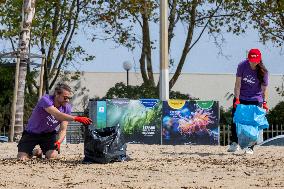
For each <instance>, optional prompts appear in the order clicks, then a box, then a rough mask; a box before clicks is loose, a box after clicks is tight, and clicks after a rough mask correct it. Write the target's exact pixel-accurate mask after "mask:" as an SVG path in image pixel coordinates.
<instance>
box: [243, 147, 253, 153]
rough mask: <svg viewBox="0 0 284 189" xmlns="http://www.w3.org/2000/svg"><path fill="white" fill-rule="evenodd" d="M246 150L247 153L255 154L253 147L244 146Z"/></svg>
mask: <svg viewBox="0 0 284 189" xmlns="http://www.w3.org/2000/svg"><path fill="white" fill-rule="evenodd" d="M244 151H245V154H253V149H252V148H249V147H246V148H244Z"/></svg>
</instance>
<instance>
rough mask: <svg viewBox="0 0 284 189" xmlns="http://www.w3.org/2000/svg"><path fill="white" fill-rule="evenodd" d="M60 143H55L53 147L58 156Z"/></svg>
mask: <svg viewBox="0 0 284 189" xmlns="http://www.w3.org/2000/svg"><path fill="white" fill-rule="evenodd" d="M60 144H61V143H60V142H59V141H56V142H55V143H54V146H55V150H57V151H58V154H60Z"/></svg>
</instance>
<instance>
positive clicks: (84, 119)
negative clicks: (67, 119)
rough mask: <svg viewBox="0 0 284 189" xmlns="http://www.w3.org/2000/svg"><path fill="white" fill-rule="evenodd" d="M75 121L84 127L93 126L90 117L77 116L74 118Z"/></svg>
mask: <svg viewBox="0 0 284 189" xmlns="http://www.w3.org/2000/svg"><path fill="white" fill-rule="evenodd" d="M74 121H77V122H80V123H83V124H84V125H91V124H92V120H91V119H90V118H88V117H80V116H76V117H74Z"/></svg>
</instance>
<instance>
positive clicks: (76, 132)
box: [66, 112, 84, 144]
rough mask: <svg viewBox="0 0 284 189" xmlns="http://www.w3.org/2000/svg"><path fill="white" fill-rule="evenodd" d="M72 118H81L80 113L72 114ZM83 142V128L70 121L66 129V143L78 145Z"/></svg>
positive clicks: (79, 124)
mask: <svg viewBox="0 0 284 189" xmlns="http://www.w3.org/2000/svg"><path fill="white" fill-rule="evenodd" d="M72 115H73V116H81V115H83V113H82V112H72ZM81 142H84V126H83V125H82V124H81V123H78V122H75V121H70V122H69V124H68V127H67V133H66V143H71V144H79V143H81Z"/></svg>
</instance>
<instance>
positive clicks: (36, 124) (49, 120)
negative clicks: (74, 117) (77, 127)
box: [25, 95, 71, 134]
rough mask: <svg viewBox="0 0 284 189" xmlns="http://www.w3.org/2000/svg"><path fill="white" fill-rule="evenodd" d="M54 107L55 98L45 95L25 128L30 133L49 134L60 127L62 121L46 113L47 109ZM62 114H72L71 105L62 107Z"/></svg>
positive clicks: (60, 108)
mask: <svg viewBox="0 0 284 189" xmlns="http://www.w3.org/2000/svg"><path fill="white" fill-rule="evenodd" d="M53 105H54V96H51V95H44V96H43V97H42V98H41V99H40V100H39V101H38V103H37V105H36V107H35V108H34V109H33V112H32V115H31V117H30V119H29V121H28V125H27V127H26V128H25V130H26V131H28V132H30V133H36V134H39V133H49V132H52V131H54V130H55V129H56V127H57V126H59V125H60V123H61V121H59V120H56V119H55V117H54V116H53V115H51V114H49V113H47V112H46V111H45V108H48V107H50V106H53ZM58 110H59V111H60V112H63V113H66V114H69V115H70V114H71V105H70V104H67V105H66V106H60V107H59V108H58Z"/></svg>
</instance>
